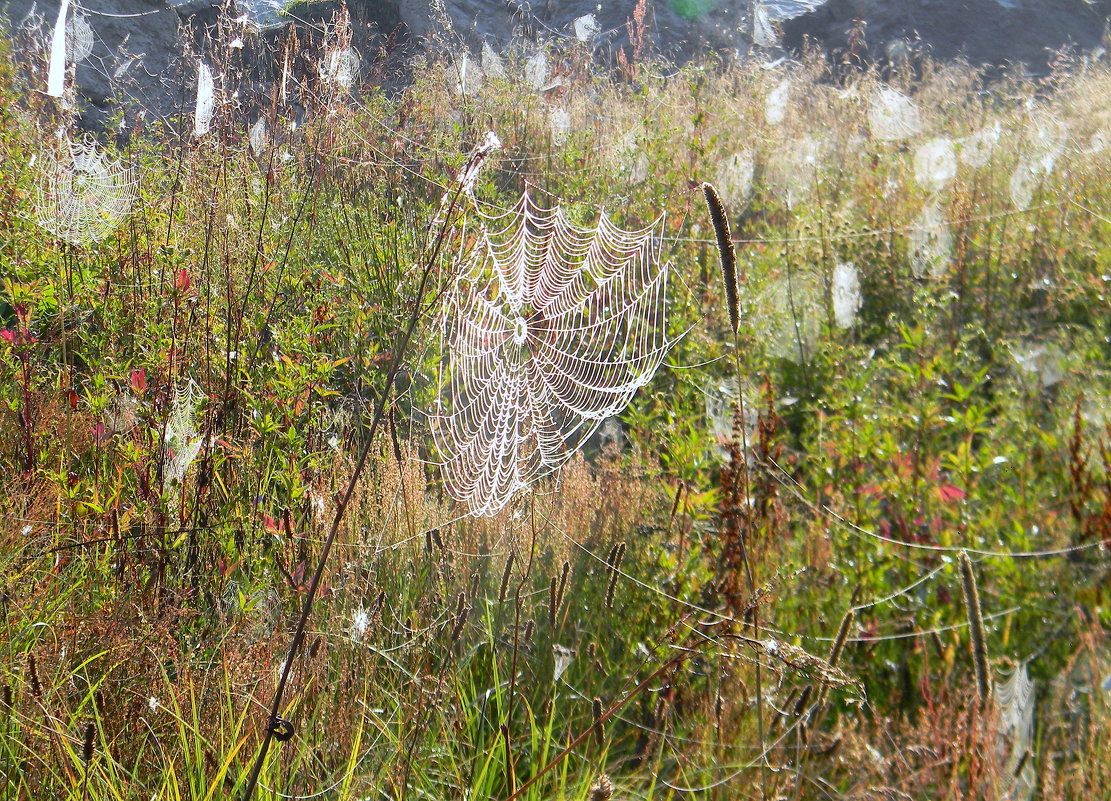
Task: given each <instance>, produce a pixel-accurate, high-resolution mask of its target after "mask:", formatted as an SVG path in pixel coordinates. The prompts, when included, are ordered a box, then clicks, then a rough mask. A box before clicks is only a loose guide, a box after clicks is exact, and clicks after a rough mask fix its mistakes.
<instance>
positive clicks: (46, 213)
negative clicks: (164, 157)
mask: <svg viewBox="0 0 1111 801" xmlns="http://www.w3.org/2000/svg"><path fill="white" fill-rule="evenodd" d="M134 194H135V185H134V177H133V175H132V172H131V170H130V169H128V168H126V167H124V166H122V165H121V164H120V163H119V162H118V161H109V160H108V157H107V156H106V155H105V154H104V153H103V152H101V150H100V149H99V148H98V147H97V145H96V142H95V141H93V140H91V139H86V140H84V141H79V142H74V141H72V140H69V139H63V140H62V143H61V145H60V147H59V148H58V150H55V151H54V152H52V153H50V154H49V155H48V157H47V159H46V166H45V169H44V176H43V180H42V182H41V183H40V184H39V188H38V196H37V202H36V214H35V222H37V223H38V225H39V226H40V227H42V228H44V229H45V230H47V231H49V232H50V233H51V234H53V235H54V236H56V237H58V238H59V239H63V240H65V241H66V242H69V243H71V244H74V245H80V244H86V243H89V242H95V241H97V240H100V239H103V238H104V237H106V236H107V235H108V234H110V233H111V232H112V231H113V230H114V229H115V228H116V226H117V225H119V223H120V221H121V220H123V218H124V217H126V216H127V214H128V212H130V210H131V201H132V198H133V196H134Z"/></svg>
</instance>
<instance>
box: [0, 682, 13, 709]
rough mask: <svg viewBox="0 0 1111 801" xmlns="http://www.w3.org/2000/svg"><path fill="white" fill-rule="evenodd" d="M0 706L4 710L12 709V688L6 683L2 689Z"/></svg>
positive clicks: (0, 689)
mask: <svg viewBox="0 0 1111 801" xmlns="http://www.w3.org/2000/svg"><path fill="white" fill-rule="evenodd" d="M0 706H3V707H4V709H11V708H12V688H11V685H10V684H7V683H5V684H4V686H3V688H0Z"/></svg>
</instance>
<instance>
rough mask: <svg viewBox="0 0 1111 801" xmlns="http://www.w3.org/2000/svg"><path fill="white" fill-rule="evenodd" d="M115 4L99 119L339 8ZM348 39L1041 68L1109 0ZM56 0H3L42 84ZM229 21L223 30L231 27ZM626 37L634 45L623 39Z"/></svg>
mask: <svg viewBox="0 0 1111 801" xmlns="http://www.w3.org/2000/svg"><path fill="white" fill-rule="evenodd" d="M231 2H232V3H233V5H232V6H230V7H228V8H226V9H225V11H224V15H223V17H222V19H223V22H222V23H221V10H220V9H219V8H218V7H217V6H215V5H213V3H212V2H211V0H108V1H107V2H103V3H99V4H95V6H94V4H93V3H89V4H88V5H85V4H82V3H76V4H73V5H72V6H71V11H70V13H69V15H68V19H69V25H70V28H71V36H70V40H71V48H74V49H75V51H76V52H75V53H74V55H75V56H80V58H75V61H76V62H77V66H76V74H75V80H74V84H75V86H76V90H77V95H78V96H77V97H76V98H75V104H76V106H77V108H78V109H79V111H80V114H81V117H82V120H83V122H84V123H85V124H86V125H89V126H92V127H97V126H101V125H103V124H104V123H105V121H106V120H108V119H109V118H110V117H111V116H112V114H113V113H115V112H118V111H120V110H121V109H131V110H142V111H145V112H146V113H148V114H154V115H157V116H162V117H164V116H168V115H172V114H174V113H175V112H180V111H181V110H182V109H184V108H186V107H188V105H189V103H191V102H192V98H191V97H190V95H191V90H190V89H189V88H187V87H190V86H191V85H195V83H194V82H195V75H196V68H195V62H196V57H197V56H199V55H203V54H204V53H205V52H206V50H210V49H211V48H212V47H213V44H212V42H215V41H220V40H219V39H217V38H216V37H213V36H212V33H213V31H214V30H215V29H216V28H217V27H219V26H220V25H221V24H223V25H224V27H225V28H227V27H228V25H233V26H234V25H239V26H240V27H241V28H242V32H243V34H244V35H243V36H235V35H234V32H233V35H231V36H230V37H228V38H227V39H226V40H224V41H226V42H232V43H239V47H240V49H241V50H242V51H243V52H242V53H240V54H239V56H240V58H239V61H240V62H241V63H242V64H243V66H244V68H245V71H246V72H247V73H248V74H249V75H250V77H252V78H253V79H254V81H255V82H256V83H257V84H259V85H260V86H265V85H266V84H267V82H272V81H273V79H274V72H275V65H274V64H273V63H272V57H270V56H269V55H268V53H269V52H271V51H272V49H271V48H267V47H254V48H252V47H251V42H252V37H259V36H261V37H263V38H265V37H270V38H271V39H274V38H276V37H277V36H278V35H279V33H280V32H281V31H282V30H283V29H286V28H287V27H288V26H291V25H292V26H297V27H300V28H302V29H304V34H303V36H302V39H303V40H309V39H311V38H312V35H313V33H314V32H315V31H319V30H321V29H322V27H324V26H326V24H327V22H328V21H329V20H331V19H332V17H333V14H334V12H335V11H336V8H337V7H338V3H335V2H332V1H331V0H328V1H327V2H312V3H295V4H293V5H291V6H288V7H283V6H285V5H286V4H284V3H282V2H281V0H231ZM348 8H349V11H350V15H351V21H352V35H353V40H352V45H353V46H354V47H355V49H356V51H357V52H358V53H359V54H360V58H361V61H362V64H363V76H362V77H363V78H364V79H367V78H368V77H369V76H374V78H375V79H376V80H377V81H379V82H386V81H387V80H398V76H399V75H400V76H403V77H402V78H401V80H403V81H404V80H407V79H408V78H410V77H411V73H412V64H413V59H414V57H416V56H419V54H420V53H421V52H422V51H424V50H426V49H428V48H433V49H446V50H447V51H449V52H451V53H452V54H454V55H456V57H457V58H461V57H462V54H465V53H469V54H471V55H472V57H473V58H475V60H476V63H478V60H479V58H480V55H481V54H483V53H484V52H486V53H489V52H493V53H499V52H504V51H506V50H507V49H512V48H517V49H520V48H528V47H535V46H536V45H538V44H543V43H544V42H548V41H553V40H561V39H563V40H568V39H569V40H576V39H577V40H579V41H581V42H583V43H584V46H586V47H588V48H590V49H591V50H592V52H593V54H594V57H595V58H596V59H597V60H599V61H600V62H602V63H613V62H614V60H615V59H616V58H617V57H618V55H619V54H621V53H625V54H630V55H631V54H632V51H633V50H634V49H636V50H637V51H638V53H637V54H638V55H639V56H644V55H647V54H648V53H652V54H654V55H659V56H663V57H664V58H667V59H669V60H673V61H675V62H677V63H681V62H683V61H685V60H688V59H690V58H691V57H693V56H696V55H698V54H700V53H704V52H706V51H713V52H716V53H719V54H721V55H722V56H723V57H726V58H733V57H748V56H755V57H758V58H763V59H768V60H774V59H777V58H782V57H789V56H790V55H791V54H793V53H797V52H799V50H800V49H801V48H802V47H804V46H806V43H807V42H812V43H815V44H817V45H818V46H820V47H823V48H824V49H825V50H826V51H827V52H828V53H829V55H830V58H831V59H834V60H838V61H841V62H850V63H851V62H868V61H877V60H885V59H886V60H902V59H906V58H913V57H915V56H916V55H918V54H929V55H931V56H932V57H934V58H938V59H953V58H964V59H967V60H968V61H969V62H970V63H972V64H973V65H981V64H987V65H992V66H995V67H1001V66H1005V65H1012V64H1022V65H1023V66H1024V67H1025V69H1027V70H1028V71H1029V72H1030V73H1032V74H1035V75H1037V74H1044V73H1045V72H1046V71H1047V69H1048V65H1049V64H1050V62H1051V61H1052V59H1053V58H1054V57H1055V54H1057V53H1059V52H1061V51H1063V50H1066V51H1067V50H1071V51H1073V52H1078V53H1081V54H1089V53H1093V52H1094V53H1095V55H1096V56H1097V57H1098V56H1101V55H1102V53H1103V52H1104V42H1105V41H1106V31H1107V20H1108V18H1109V17H1111V0H883V1H882V2H881V0H639V2H638V0H606V2H594V1H593V0H545V2H522V1H521V0H393V2H380V1H379V0H350V2H349V3H348ZM57 18H58V2H57V1H56V0H45V1H44V0H0V28H3V29H6V31H7V33H8V35H9V36H11V37H13V38H14V40H15V46H16V48H17V49H22V50H26V51H30V53H29V55H32V56H35V55H36V54H39V55H40V56H41V57H40V60H41V63H42V71H43V80H44V81H45V74H46V64H47V55H48V53H47V51H48V49H49V41H50V35H51V32H52V30H53V28H54V25H55V23H56V20H57ZM225 32H226V31H225ZM630 39H633V40H634V41H633V42H630Z"/></svg>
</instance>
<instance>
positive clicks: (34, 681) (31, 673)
mask: <svg viewBox="0 0 1111 801" xmlns="http://www.w3.org/2000/svg"><path fill="white" fill-rule="evenodd" d="M27 677H28V678H29V679H30V680H31V695H33V696H35V698H41V697H42V682H40V681H39V667H38V663H36V662H35V655H34V654H31V653H29V654H27Z"/></svg>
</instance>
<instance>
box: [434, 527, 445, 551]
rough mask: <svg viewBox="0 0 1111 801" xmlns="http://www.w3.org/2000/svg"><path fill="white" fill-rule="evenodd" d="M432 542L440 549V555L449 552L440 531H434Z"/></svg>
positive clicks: (436, 529) (435, 529)
mask: <svg viewBox="0 0 1111 801" xmlns="http://www.w3.org/2000/svg"><path fill="white" fill-rule="evenodd" d="M432 541H433V542H434V543H436V547H437V548H439V549H440V553H446V552H447V548H445V547H444V540H443V537H441V536H440V529H438V528H434V529H432Z"/></svg>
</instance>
